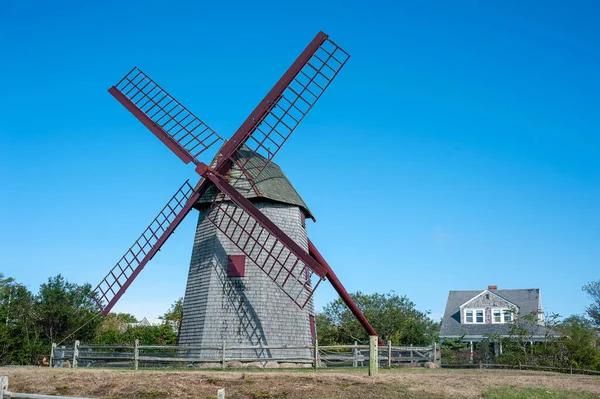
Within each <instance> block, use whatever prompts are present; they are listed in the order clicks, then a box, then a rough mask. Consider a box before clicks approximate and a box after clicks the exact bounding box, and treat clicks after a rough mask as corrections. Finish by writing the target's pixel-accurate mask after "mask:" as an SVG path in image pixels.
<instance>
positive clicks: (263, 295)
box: [179, 150, 316, 359]
mask: <svg viewBox="0 0 600 399" xmlns="http://www.w3.org/2000/svg"><path fill="white" fill-rule="evenodd" d="M241 153H242V154H241V155H239V156H242V157H248V156H255V155H253V153H251V152H249V151H247V150H246V151H241ZM256 163H257V164H260V160H257V162H256ZM230 173H231V182H232V184H233V185H234V187H236V189H237V190H238V191H239V192H240V193H241V194H242V195H244V196H245V197H246V198H248V199H249V200H250V201H252V203H253V204H254V205H255V206H256V207H257V208H259V209H260V210H261V211H262V212H263V213H264V214H265V215H266V216H267V217H269V219H271V221H273V222H274V223H275V224H276V225H278V226H279V227H280V228H281V229H282V230H283V231H285V232H286V233H287V234H288V235H289V236H290V237H291V238H292V239H294V241H296V243H297V244H298V245H300V246H301V247H302V248H304V249H305V250H307V251H308V240H307V235H306V223H305V219H306V218H312V217H313V215H312V213H311V211H310V210H309V209H308V206H307V205H306V203H305V202H304V201H303V200H302V198H301V197H300V195H298V193H297V192H296V190H295V189H294V187H293V186H292V184H291V183H290V182H289V180H288V179H287V178H286V176H285V175H284V173H283V172H282V171H281V169H280V167H279V166H278V165H276V164H274V163H270V164H269V165H268V166H267V168H266V169H265V170H264V171H263V172H262V173H261V174H260V176H259V177H258V178H257V179H254V184H250V182H249V180H248V179H247V178H246V177H245V175H244V174H243V173H242V172H241V170H240V168H239V167H238V166H237V165H234V167H233V168H232V170H231V172H230ZM214 193H215V191H214V187H211V188H210V189H209V190H208V192H207V193H206V194H205V195H204V196H203V197H202V198H200V200H199V201H198V202H197V204H196V205H195V208H196V209H197V210H198V211H199V217H198V225H197V228H196V237H195V241H194V247H193V251H192V259H191V262H190V269H189V275H188V281H187V287H186V292H185V297H184V301H183V319H182V322H181V329H180V337H179V344H180V345H188V346H205V347H206V346H208V347H215V348H218V347H220V346H221V345H223V344H226V345H228V346H246V347H247V346H254V347H256V346H282V345H310V344H312V342H313V340H314V339H315V336H316V330H315V319H314V310H313V308H314V307H313V302H312V298H311V299H310V301H309V302H308V304H307V305H306V307H304V309H300V308H299V307H298V306H297V305H296V304H295V303H294V302H292V301H291V300H290V298H289V297H288V296H287V295H286V294H285V293H284V292H283V291H282V290H281V289H280V288H279V287H278V286H277V285H276V284H275V283H274V282H273V281H272V280H271V279H270V278H269V277H268V276H267V275H266V274H265V272H263V271H262V270H261V269H259V267H258V266H257V265H256V264H254V263H253V262H252V261H251V260H250V259H247V258H246V257H245V256H244V255H243V254H242V252H241V251H240V250H239V248H237V247H236V246H235V245H234V244H233V243H232V242H231V241H230V240H229V239H228V238H227V237H226V236H225V235H224V234H223V233H222V232H220V231H219V230H217V228H216V227H215V226H214V225H213V224H212V223H211V222H210V221H209V220H208V219H207V212H208V211H209V208H210V205H211V203H212V200H213V197H214ZM287 266H288V267H289V268H290V269H291V266H292V265H287ZM299 278H303V277H302V276H300V277H299ZM189 354H190V355H193V356H201V357H211V358H212V357H217V356H218V352H211V351H210V350H208V351H207V350H203V351H201V352H198V353H189ZM269 355H271V356H283V357H287V358H308V359H310V356H311V353H310V350H308V349H307V350H305V349H288V350H281V351H278V352H277V353H270V351H269V350H263V349H256V350H251V349H248V350H238V351H228V353H227V356H228V357H234V358H240V359H243V358H248V359H252V358H257V357H259V358H260V357H268V356H269Z"/></svg>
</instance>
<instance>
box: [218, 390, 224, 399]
mask: <svg viewBox="0 0 600 399" xmlns="http://www.w3.org/2000/svg"><path fill="white" fill-rule="evenodd" d="M217 399H225V388H221V389H219V390H218V391H217Z"/></svg>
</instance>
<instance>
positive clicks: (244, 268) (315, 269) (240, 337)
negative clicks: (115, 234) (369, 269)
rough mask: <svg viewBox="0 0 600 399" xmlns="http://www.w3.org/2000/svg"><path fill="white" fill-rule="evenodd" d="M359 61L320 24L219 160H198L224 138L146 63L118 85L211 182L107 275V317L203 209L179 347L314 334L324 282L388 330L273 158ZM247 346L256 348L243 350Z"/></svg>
mask: <svg viewBox="0 0 600 399" xmlns="http://www.w3.org/2000/svg"><path fill="white" fill-rule="evenodd" d="M348 59H349V55H348V53H346V52H345V51H344V50H343V49H341V48H340V47H339V46H338V45H336V44H335V43H334V42H333V41H331V40H330V39H329V36H328V35H326V34H325V33H323V32H319V33H318V34H317V35H316V36H315V38H314V39H313V40H312V41H311V42H310V43H309V45H308V46H307V47H306V48H305V49H304V51H303V52H302V53H301V54H300V56H299V57H298V58H297V59H296V61H294V63H292V65H291V66H290V67H289V69H288V70H287V71H286V72H285V73H284V74H283V76H282V77H281V78H280V79H279V81H278V82H277V83H276V84H275V86H274V87H273V88H272V89H271V90H270V91H269V92H268V93H267V95H266V96H265V98H264V99H263V100H262V101H261V102H260V103H259V104H258V106H257V107H256V108H255V109H254V111H252V113H251V114H250V115H249V116H248V118H246V120H245V121H244V122H243V123H242V125H241V126H240V127H239V128H238V130H237V131H236V132H235V133H234V134H233V135H232V136H231V138H230V139H229V140H226V141H225V143H224V144H223V145H222V146H221V148H220V149H219V151H218V152H217V155H216V156H215V158H214V159H213V161H212V162H211V163H210V166H209V165H207V164H205V163H203V162H201V161H200V160H199V159H198V157H199V155H200V154H202V153H203V152H204V151H205V150H207V149H208V148H209V147H211V146H212V145H214V144H215V143H217V142H218V141H220V140H221V138H220V136H219V135H218V134H217V133H216V132H215V131H214V130H212V129H211V128H210V127H208V126H207V125H206V124H205V123H204V122H202V121H201V120H200V119H198V118H197V117H196V116H195V115H194V114H192V113H191V112H190V111H189V110H188V109H187V108H185V107H184V106H183V105H182V104H181V103H179V102H178V101H177V100H175V98H173V97H172V96H171V95H170V94H168V93H167V92H166V91H165V90H163V89H162V88H161V87H160V86H159V85H158V84H157V83H156V82H154V81H153V80H152V79H151V78H150V77H148V76H147V75H146V74H144V73H143V72H142V71H141V70H140V69H139V68H137V67H136V68H133V69H132V70H131V71H130V72H129V73H128V74H127V75H126V76H125V77H124V78H123V79H121V80H120V81H119V82H118V83H117V84H116V85H114V86H112V87H111V88H110V89H109V92H110V93H111V94H112V95H113V96H114V97H115V98H116V99H117V100H118V101H119V102H120V103H121V104H122V105H123V106H125V108H127V110H129V111H130V112H131V113H132V114H133V115H134V116H135V117H136V118H137V119H138V120H139V121H140V122H142V124H144V126H146V127H147V128H148V129H149V130H150V131H151V132H152V133H153V134H154V135H155V136H156V137H157V138H158V139H160V140H161V141H162V142H163V143H164V144H165V145H166V146H167V147H168V148H169V149H170V150H171V151H173V152H174V153H175V155H177V156H178V157H179V158H180V159H181V160H182V161H183V162H184V163H186V164H188V163H190V162H191V163H193V164H194V165H195V166H196V172H197V173H198V174H199V175H200V176H201V179H200V181H199V182H198V184H196V185H195V186H192V185H191V184H190V183H189V182H188V181H186V182H185V183H184V184H183V185H182V186H181V188H179V190H177V192H176V193H175V195H173V196H172V198H171V199H170V200H169V201H168V202H167V204H166V205H165V206H164V207H163V208H162V210H161V211H160V212H159V214H158V215H157V216H156V218H154V220H153V221H152V222H151V223H150V225H149V226H148V227H147V228H146V230H145V231H144V232H143V233H142V235H141V236H140V237H139V238H138V239H137V240H136V242H135V243H134V244H133V245H132V246H131V247H130V248H129V250H128V251H127V252H126V253H125V255H123V257H122V258H121V259H120V260H119V262H117V264H116V265H115V266H114V267H113V268H112V269H111V270H110V271H109V272H108V274H107V275H106V277H105V278H104V279H103V280H102V281H101V282H100V284H98V286H97V287H96V289H95V293H96V302H97V304H98V306H99V308H100V309H101V311H102V314H103V315H106V314H108V313H109V312H110V310H111V309H112V308H113V306H114V305H115V304H116V303H117V301H118V300H119V299H120V298H121V296H122V295H123V294H124V293H125V291H126V290H127V288H128V287H129V286H130V285H131V284H132V282H133V281H134V280H135V278H136V277H137V275H138V274H139V273H140V272H141V271H142V269H143V268H144V267H145V266H146V264H147V263H148V262H149V261H150V260H151V259H152V258H153V257H154V255H155V254H156V253H157V252H158V250H159V249H160V248H161V247H162V246H163V244H164V243H165V242H166V241H167V239H168V238H169V237H170V236H171V234H172V233H173V232H174V231H175V229H176V228H177V226H178V225H179V224H180V223H181V221H182V220H183V219H184V218H185V217H186V216H187V215H188V213H190V211H191V210H192V209H194V208H195V209H197V210H198V211H199V213H200V215H199V219H198V225H197V230H196V238H195V242H194V248H193V253H192V260H191V264H190V270H189V277H188V284H187V288H186V294H185V299H184V311H183V312H184V314H183V322H182V326H181V332H180V344H182V345H203V346H204V345H210V346H217V345H220V344H223V343H227V344H238V345H239V344H241V345H245V344H248V345H282V344H285V345H293V344H307V343H310V342H311V341H312V339H313V338H314V335H315V332H314V322H313V320H312V312H313V304H312V296H313V293H314V291H315V289H316V288H317V287H318V285H319V284H320V283H321V282H322V281H324V280H328V281H329V282H330V283H331V285H332V286H333V288H334V289H335V290H336V291H337V292H338V294H339V295H340V297H341V298H342V300H343V301H344V302H345V304H346V305H347V306H348V308H349V309H350V310H351V311H352V312H353V314H354V315H355V316H356V318H357V319H358V320H359V322H360V323H361V324H362V325H363V327H364V328H365V329H366V330H367V332H368V333H369V334H370V335H377V333H376V332H375V330H374V329H373V328H372V326H371V325H370V324H369V322H368V321H367V319H366V318H365V317H364V315H363V314H362V312H361V311H360V309H359V308H358V307H357V306H356V303H354V301H353V300H352V298H351V297H350V296H349V295H348V293H347V292H346V290H345V288H344V287H343V285H342V283H341V282H340V281H339V279H338V278H337V276H336V275H335V273H334V272H333V270H332V269H331V267H330V266H329V264H328V263H327V262H326V261H325V259H324V258H323V257H322V256H321V254H320V253H319V251H318V250H317V248H316V246H315V245H314V244H313V243H312V242H311V240H310V239H309V238H308V237H307V235H306V228H305V223H304V220H305V218H306V217H312V214H311V213H310V210H309V209H308V207H307V205H306V204H305V203H304V201H303V200H302V198H300V196H299V195H298V193H297V192H296V190H295V189H294V188H293V186H292V185H291V184H290V182H289V181H288V180H287V178H286V177H285V175H284V174H283V172H282V171H281V169H280V168H279V167H278V166H277V165H275V164H274V163H273V162H272V159H273V157H274V156H275V155H276V154H277V152H278V151H279V149H280V148H281V147H282V145H283V144H284V143H285V142H286V141H287V139H288V138H289V137H290V135H291V134H292V132H293V131H294V130H295V129H296V127H297V126H298V125H299V123H300V122H301V121H302V119H303V118H304V117H305V116H306V114H307V113H308V112H309V111H310V109H311V108H312V107H313V106H314V105H315V103H316V102H317V100H318V99H319V98H320V96H321V95H322V94H323V93H324V91H325V90H326V89H327V87H328V86H329V84H330V83H331V81H332V80H333V79H334V78H335V77H336V76H337V74H338V72H339V71H340V70H341V69H342V67H343V66H344V65H345V63H346V62H347V60H348ZM246 355H248V356H249V357H253V356H256V354H245V353H240V354H239V357H246ZM258 355H261V353H259V354H258ZM264 355H265V356H266V355H268V354H264ZM234 356H235V355H234ZM286 356H289V355H286Z"/></svg>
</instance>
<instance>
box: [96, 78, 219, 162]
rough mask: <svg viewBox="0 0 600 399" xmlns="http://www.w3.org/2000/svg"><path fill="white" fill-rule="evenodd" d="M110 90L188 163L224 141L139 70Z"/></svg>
mask: <svg viewBox="0 0 600 399" xmlns="http://www.w3.org/2000/svg"><path fill="white" fill-rule="evenodd" d="M108 91H109V93H111V94H112V95H113V96H114V97H115V98H116V99H117V100H118V101H119V102H120V103H121V104H123V106H124V107H125V108H127V109H128V110H129V111H130V112H131V113H132V114H133V115H134V116H135V117H136V118H137V119H138V120H139V121H140V122H142V123H143V124H144V126H146V127H147V128H148V129H149V130H150V131H151V132H152V133H153V134H154V135H155V136H156V137H158V138H159V139H160V140H161V141H162V142H163V143H164V144H165V145H166V146H167V147H169V149H171V151H173V152H174V153H175V155H177V156H178V157H179V158H180V159H181V160H182V161H183V162H185V163H186V164H187V163H189V162H194V163H195V164H196V165H198V164H199V161H198V156H199V155H200V154H201V153H203V152H204V151H206V150H207V149H208V148H209V147H210V146H212V145H213V144H214V143H216V142H217V141H219V140H222V139H221V137H220V136H219V135H218V134H217V133H216V132H215V131H214V130H213V129H211V128H210V127H209V126H208V125H206V124H205V123H204V122H202V121H201V120H200V119H199V118H197V117H196V116H195V115H194V114H193V113H192V112H190V111H189V110H188V109H187V108H186V107H184V106H183V105H182V104H181V103H180V102H179V101H177V100H176V99H175V98H173V96H171V95H170V94H169V93H167V92H166V91H165V90H164V89H163V88H162V87H160V86H159V85H158V84H157V83H156V82H155V81H154V80H152V79H151V78H150V77H148V75H146V74H145V73H144V72H142V71H141V70H140V69H139V68H137V67H135V68H133V69H132V70H131V71H130V72H129V73H128V74H127V75H125V77H124V78H123V79H121V80H120V81H119V83H117V84H116V85H114V86H112V87H111V88H110V89H109V90H108Z"/></svg>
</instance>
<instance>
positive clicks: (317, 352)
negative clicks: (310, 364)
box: [314, 338, 319, 370]
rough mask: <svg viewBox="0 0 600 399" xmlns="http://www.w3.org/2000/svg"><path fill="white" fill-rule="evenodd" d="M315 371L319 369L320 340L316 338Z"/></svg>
mask: <svg viewBox="0 0 600 399" xmlns="http://www.w3.org/2000/svg"><path fill="white" fill-rule="evenodd" d="M314 367H315V370H316V369H317V368H318V367H319V340H318V339H316V338H315V364H314Z"/></svg>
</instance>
